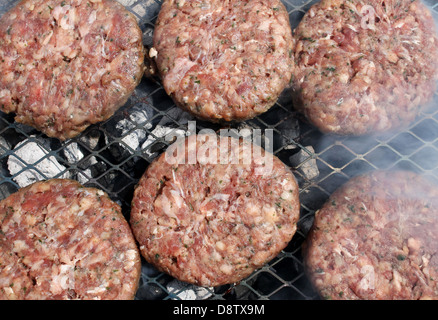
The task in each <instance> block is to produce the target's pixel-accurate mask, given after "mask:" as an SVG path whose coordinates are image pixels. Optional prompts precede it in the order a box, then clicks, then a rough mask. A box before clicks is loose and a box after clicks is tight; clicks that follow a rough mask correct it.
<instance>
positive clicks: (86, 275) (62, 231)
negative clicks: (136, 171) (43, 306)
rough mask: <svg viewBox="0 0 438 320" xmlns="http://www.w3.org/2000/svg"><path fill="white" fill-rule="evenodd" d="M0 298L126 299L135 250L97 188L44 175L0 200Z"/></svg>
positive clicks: (136, 268)
mask: <svg viewBox="0 0 438 320" xmlns="http://www.w3.org/2000/svg"><path fill="white" fill-rule="evenodd" d="M0 262H1V264H0V300H2V299H20V300H24V299H29V300H35V299H132V298H133V297H134V294H135V293H136V290H137V287H138V281H139V277H140V264H141V262H140V254H139V252H138V249H137V246H136V243H135V240H134V237H133V235H132V232H131V230H130V228H129V224H128V222H127V221H126V220H125V218H124V217H123V215H122V213H121V210H120V207H119V206H118V205H117V204H116V203H115V202H113V201H111V200H110V198H109V197H108V196H107V195H106V194H105V193H104V192H102V191H100V190H98V189H94V188H84V187H82V186H81V185H80V184H79V183H77V182H75V181H71V180H60V179H54V180H48V181H45V182H37V183H35V184H33V185H31V186H29V187H26V188H23V189H20V190H19V191H18V192H16V193H15V194H12V195H11V196H9V197H8V198H6V199H5V200H3V201H1V202H0Z"/></svg>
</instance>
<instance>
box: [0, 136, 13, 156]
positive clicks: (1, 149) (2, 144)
mask: <svg viewBox="0 0 438 320" xmlns="http://www.w3.org/2000/svg"><path fill="white" fill-rule="evenodd" d="M9 150H11V146H10V144H9V143H8V142H7V141H6V139H5V138H3V137H2V136H0V159H1V158H2V156H3V155H4V154H6V152H8V151H9Z"/></svg>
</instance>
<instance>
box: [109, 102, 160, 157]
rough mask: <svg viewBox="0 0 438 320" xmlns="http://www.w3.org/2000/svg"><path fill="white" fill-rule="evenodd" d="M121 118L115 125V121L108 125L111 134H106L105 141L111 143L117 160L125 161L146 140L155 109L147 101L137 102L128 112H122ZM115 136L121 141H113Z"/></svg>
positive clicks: (110, 146)
mask: <svg viewBox="0 0 438 320" xmlns="http://www.w3.org/2000/svg"><path fill="white" fill-rule="evenodd" d="M122 116H123V117H121V118H120V119H115V121H117V120H118V121H117V122H116V123H115V125H114V126H113V122H111V123H109V125H108V126H106V130H107V132H108V133H109V134H110V136H105V143H106V145H109V151H110V152H111V154H112V156H113V157H114V158H115V159H116V160H117V161H123V160H124V159H125V158H127V157H129V156H130V155H131V154H133V153H134V152H136V151H138V150H139V147H140V146H141V145H142V143H144V141H145V140H146V137H147V134H148V132H147V131H146V130H148V129H151V128H152V123H150V119H151V118H152V117H153V110H152V108H151V107H150V106H148V105H147V104H145V103H141V104H137V105H135V106H133V107H132V108H129V110H127V111H126V113H122ZM114 138H116V139H119V141H120V142H116V143H111V142H112V141H113V140H114Z"/></svg>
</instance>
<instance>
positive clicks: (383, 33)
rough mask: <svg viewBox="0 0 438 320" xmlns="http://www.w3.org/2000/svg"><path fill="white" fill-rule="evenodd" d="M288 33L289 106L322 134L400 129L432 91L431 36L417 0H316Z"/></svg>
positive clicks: (434, 55)
mask: <svg viewBox="0 0 438 320" xmlns="http://www.w3.org/2000/svg"><path fill="white" fill-rule="evenodd" d="M294 38H295V40H296V47H295V50H294V51H295V62H296V68H294V71H293V86H294V89H295V90H294V102H295V103H294V104H295V107H296V108H297V109H298V110H300V111H301V112H303V113H304V114H305V115H306V116H307V118H308V119H309V121H310V122H311V123H312V124H314V125H315V126H316V127H318V128H319V129H320V130H321V131H323V132H329V133H337V134H348V135H362V134H369V133H374V132H384V131H388V130H396V129H400V128H402V127H404V126H406V125H408V124H409V123H410V122H411V121H412V120H414V119H415V117H416V116H417V115H418V113H419V112H420V110H421V108H422V107H424V106H425V105H427V103H428V102H429V101H430V100H431V98H432V97H433V94H434V91H435V89H436V80H437V76H438V62H437V61H438V37H437V34H436V28H435V23H434V21H433V18H432V16H431V13H430V12H429V10H428V9H427V8H426V7H425V6H424V5H423V4H422V3H421V2H420V1H411V0H389V1H388V0H385V1H383V0H348V1H346V0H323V1H321V2H319V3H317V4H315V5H314V6H312V7H311V8H310V10H309V11H308V12H307V13H306V15H305V16H304V18H303V19H302V21H301V22H300V24H299V26H298V27H297V28H296V29H295V30H294Z"/></svg>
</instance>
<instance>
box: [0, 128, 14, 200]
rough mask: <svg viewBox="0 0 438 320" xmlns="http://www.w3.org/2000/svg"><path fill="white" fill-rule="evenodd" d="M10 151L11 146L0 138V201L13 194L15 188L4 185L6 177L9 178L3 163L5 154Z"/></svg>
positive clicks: (8, 184)
mask: <svg viewBox="0 0 438 320" xmlns="http://www.w3.org/2000/svg"><path fill="white" fill-rule="evenodd" d="M9 150H11V146H10V144H9V143H8V141H6V139H5V138H3V137H2V136H0V182H4V183H1V184H0V200H3V199H5V198H7V197H8V196H9V195H10V194H12V193H13V192H15V191H16V190H15V188H13V186H12V185H11V184H10V183H6V182H5V181H6V177H7V176H9V172H8V170H7V169H5V166H4V163H6V159H7V158H6V156H5V155H6V153H7V152H8V151H9Z"/></svg>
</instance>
